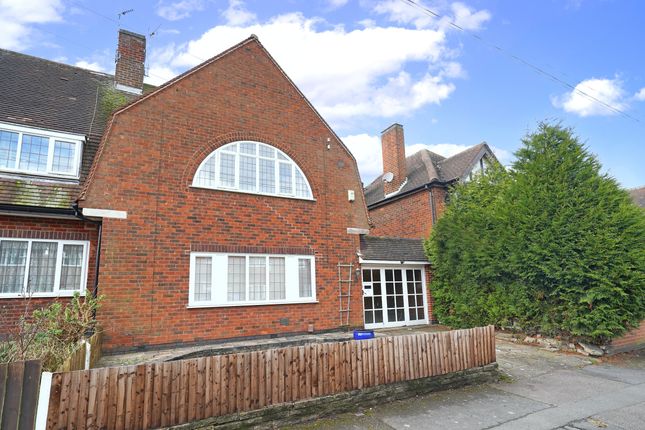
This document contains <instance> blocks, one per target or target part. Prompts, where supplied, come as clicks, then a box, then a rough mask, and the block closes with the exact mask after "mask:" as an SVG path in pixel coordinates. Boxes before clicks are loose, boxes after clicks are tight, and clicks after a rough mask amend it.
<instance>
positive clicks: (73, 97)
mask: <svg viewBox="0 0 645 430" xmlns="http://www.w3.org/2000/svg"><path fill="white" fill-rule="evenodd" d="M0 94H2V97H0V122H5V123H12V124H17V125H25V126H30V127H36V128H43V129H47V130H54V131H60V132H67V133H74V134H80V135H84V136H86V137H87V141H86V143H85V145H83V160H82V164H81V175H80V181H74V182H70V181H56V180H50V179H42V178H33V177H32V178H28V177H24V176H15V177H12V176H11V175H9V174H3V176H2V177H0V204H6V205H18V206H35V207H47V208H69V207H70V205H71V204H72V203H73V202H74V200H76V197H77V195H78V193H79V191H80V189H81V185H82V183H83V181H84V180H85V178H86V177H87V174H88V172H89V169H90V167H91V165H92V160H93V159H94V155H95V153H96V149H97V147H98V144H99V141H100V139H101V134H102V133H103V129H104V128H105V122H106V119H107V117H108V116H109V114H110V112H111V110H112V108H113V107H114V106H113V103H115V101H121V102H122V101H124V100H128V99H131V98H133V96H132V95H131V94H128V93H123V92H119V91H116V90H115V89H114V77H113V76H111V75H108V74H105V73H98V72H93V71H91V70H86V69H81V68H78V67H74V66H69V65H66V64H61V63H56V62H53V61H49V60H45V59H42V58H37V57H32V56H29V55H24V54H20V53H17V52H12V51H7V50H4V49H0Z"/></svg>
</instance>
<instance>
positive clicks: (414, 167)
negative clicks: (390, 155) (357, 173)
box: [365, 143, 495, 206]
mask: <svg viewBox="0 0 645 430" xmlns="http://www.w3.org/2000/svg"><path fill="white" fill-rule="evenodd" d="M482 153H487V154H489V156H491V157H493V158H494V157H495V156H494V155H493V152H492V151H491V150H490V148H489V147H488V145H487V144H486V143H480V144H479V145H475V146H472V147H470V148H468V149H466V150H464V151H462V152H460V153H459V154H455V155H453V156H452V157H449V158H445V157H442V156H441V155H439V154H436V153H434V152H432V151H429V150H427V149H422V150H421V151H418V152H415V153H414V154H412V155H410V156H409V157H407V158H406V159H405V162H406V168H407V172H408V182H407V183H406V184H405V186H404V187H403V188H402V189H401V191H399V192H398V193H397V194H401V193H405V192H407V191H411V190H414V189H416V188H419V187H421V186H423V185H425V184H429V183H430V182H433V181H439V182H443V183H448V182H451V181H454V180H457V179H462V178H463V177H464V176H465V175H466V174H467V173H468V172H469V171H470V169H472V167H473V163H474V162H475V160H476V159H478V157H479V156H480V155H482ZM382 177H383V175H380V176H379V177H378V178H376V179H375V180H374V181H372V183H371V184H369V185H368V186H367V187H365V200H366V201H367V205H368V206H371V205H374V204H376V203H379V202H381V201H383V200H385V193H384V191H383V179H382Z"/></svg>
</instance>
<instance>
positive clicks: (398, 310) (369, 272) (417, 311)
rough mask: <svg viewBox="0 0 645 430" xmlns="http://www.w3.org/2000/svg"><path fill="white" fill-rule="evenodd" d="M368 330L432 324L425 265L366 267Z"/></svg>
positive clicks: (365, 290) (365, 310) (364, 295)
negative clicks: (428, 304) (429, 319)
mask: <svg viewBox="0 0 645 430" xmlns="http://www.w3.org/2000/svg"><path fill="white" fill-rule="evenodd" d="M363 309H364V316H365V328H380V327H399V326H406V325H414V324H427V323H428V307H427V294H426V283H425V273H424V270H423V266H420V267H406V268H405V269H401V268H388V267H363Z"/></svg>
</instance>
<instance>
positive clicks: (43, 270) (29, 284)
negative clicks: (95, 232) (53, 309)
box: [0, 238, 89, 298]
mask: <svg viewBox="0 0 645 430" xmlns="http://www.w3.org/2000/svg"><path fill="white" fill-rule="evenodd" d="M88 252H89V243H88V242H82V241H65V240H62V241H53V240H39V239H14V238H7V239H4V238H0V298H3V297H24V296H34V297H56V296H70V295H72V294H73V293H74V292H75V291H79V292H81V293H84V292H85V286H86V282H87V259H88Z"/></svg>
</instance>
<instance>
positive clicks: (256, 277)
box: [249, 257, 267, 300]
mask: <svg viewBox="0 0 645 430" xmlns="http://www.w3.org/2000/svg"><path fill="white" fill-rule="evenodd" d="M266 290H267V260H266V258H265V257H249V300H266Z"/></svg>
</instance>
